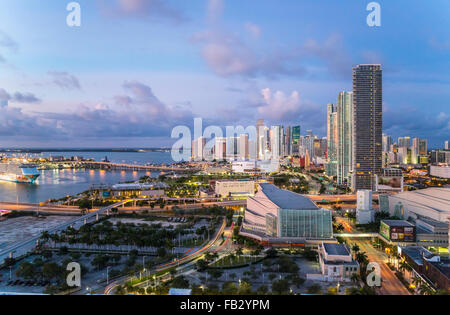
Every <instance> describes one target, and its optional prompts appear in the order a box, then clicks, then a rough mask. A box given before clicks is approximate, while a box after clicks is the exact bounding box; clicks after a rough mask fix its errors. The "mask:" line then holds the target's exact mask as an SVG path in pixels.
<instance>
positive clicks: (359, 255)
mask: <svg viewBox="0 0 450 315" xmlns="http://www.w3.org/2000/svg"><path fill="white" fill-rule="evenodd" d="M356 260H357V261H358V262H359V263H360V264H363V265H367V264H368V263H369V258H368V257H367V254H366V253H365V252H359V253H357V254H356Z"/></svg>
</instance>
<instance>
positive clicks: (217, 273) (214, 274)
mask: <svg viewBox="0 0 450 315" xmlns="http://www.w3.org/2000/svg"><path fill="white" fill-rule="evenodd" d="M208 274H209V275H210V276H211V277H213V278H214V279H216V280H217V279H219V278H220V277H221V276H222V274H223V272H222V271H221V270H220V269H210V270H208Z"/></svg>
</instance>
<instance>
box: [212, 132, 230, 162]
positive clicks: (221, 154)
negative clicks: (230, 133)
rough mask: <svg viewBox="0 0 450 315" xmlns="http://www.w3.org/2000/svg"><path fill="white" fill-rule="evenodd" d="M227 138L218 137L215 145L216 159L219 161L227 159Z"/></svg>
mask: <svg viewBox="0 0 450 315" xmlns="http://www.w3.org/2000/svg"><path fill="white" fill-rule="evenodd" d="M226 154H227V138H220V137H216V139H215V146H214V159H215V160H217V161H224V160H226Z"/></svg>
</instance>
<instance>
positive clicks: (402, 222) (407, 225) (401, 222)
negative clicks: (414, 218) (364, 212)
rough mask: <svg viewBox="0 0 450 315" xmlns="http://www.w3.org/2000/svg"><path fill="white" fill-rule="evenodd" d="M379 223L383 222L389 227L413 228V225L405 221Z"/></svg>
mask: <svg viewBox="0 0 450 315" xmlns="http://www.w3.org/2000/svg"><path fill="white" fill-rule="evenodd" d="M381 222H384V223H386V224H387V225H389V226H406V227H410V226H414V224H412V223H410V222H408V221H405V220H381Z"/></svg>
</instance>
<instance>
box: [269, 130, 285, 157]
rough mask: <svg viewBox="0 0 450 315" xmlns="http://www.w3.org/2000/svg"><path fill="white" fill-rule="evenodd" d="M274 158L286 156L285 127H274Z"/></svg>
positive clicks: (272, 139)
mask: <svg viewBox="0 0 450 315" xmlns="http://www.w3.org/2000/svg"><path fill="white" fill-rule="evenodd" d="M270 143H271V148H272V150H271V151H272V158H273V159H279V158H282V157H283V156H284V130H283V126H273V127H272V130H271V140H270Z"/></svg>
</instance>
